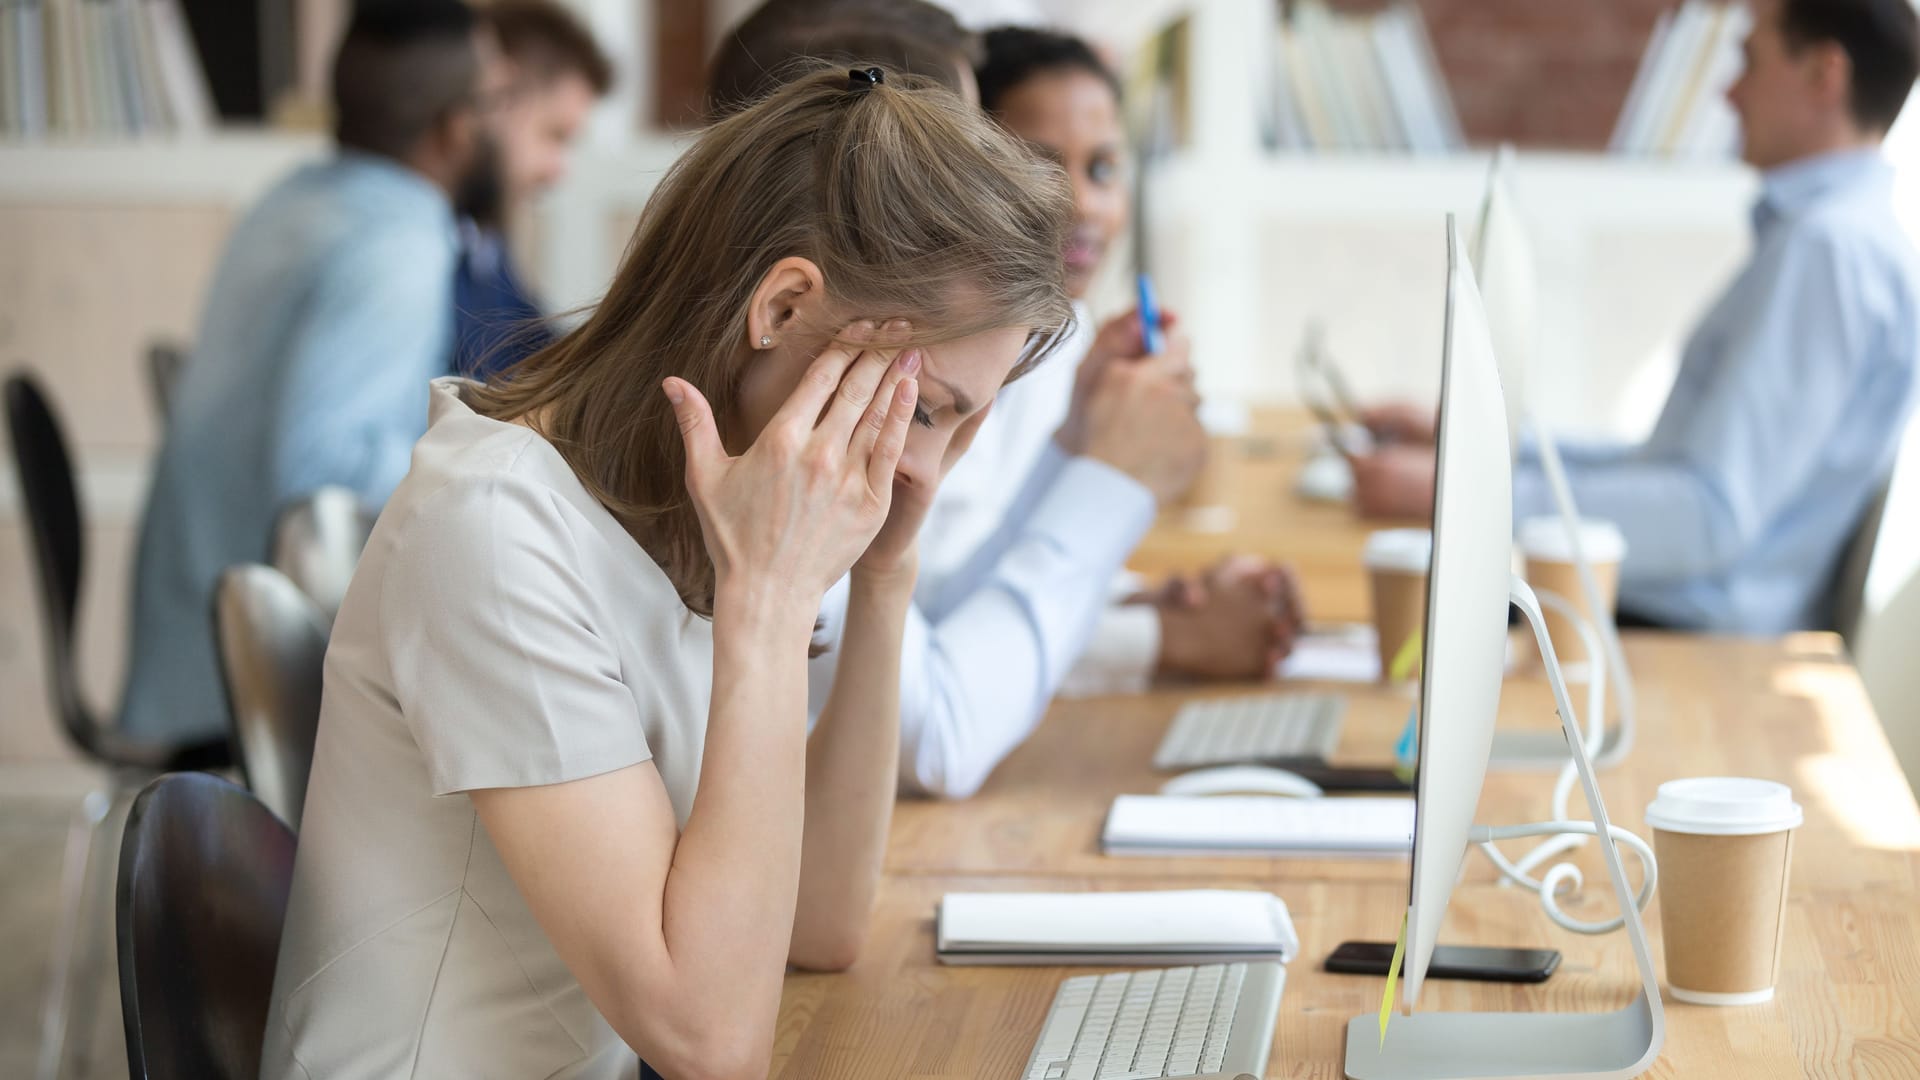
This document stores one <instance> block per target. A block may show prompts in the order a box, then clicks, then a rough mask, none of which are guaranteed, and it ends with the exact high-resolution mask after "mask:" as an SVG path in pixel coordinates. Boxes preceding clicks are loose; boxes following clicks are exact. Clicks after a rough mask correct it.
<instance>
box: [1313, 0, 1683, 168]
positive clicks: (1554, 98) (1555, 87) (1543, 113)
mask: <svg viewBox="0 0 1920 1080" xmlns="http://www.w3.org/2000/svg"><path fill="white" fill-rule="evenodd" d="M1418 3H1419V5H1420V10H1421V13H1422V14H1423V15H1424V16H1425V17H1426V20H1427V28H1428V31H1429V33H1431V34H1432V36H1433V41H1434V49H1435V51H1436V52H1438V53H1439V56H1440V66H1441V68H1442V69H1443V70H1444V71H1445V72H1446V76H1447V82H1448V85H1449V86H1450V87H1451V89H1452V91H1453V100H1454V105H1455V106H1456V107H1457V108H1458V109H1459V110H1460V121H1461V123H1462V125H1463V126H1465V128H1466V130H1467V138H1468V140H1469V141H1470V142H1472V143H1474V144H1476V145H1485V144H1491V143H1498V142H1513V143H1515V144H1517V145H1519V146H1522V147H1556V148H1581V149H1600V148H1604V147H1605V146H1606V143H1607V138H1608V136H1610V135H1611V134H1612V133H1613V125H1614V122H1615V121H1616V120H1617V119H1618V118H1619V116H1620V107H1621V105H1623V104H1624V103H1625V102H1626V99H1627V89H1628V87H1630V86H1631V85H1632V83H1633V75H1634V72H1635V70H1637V69H1638V67H1639V65H1640V57H1641V55H1642V54H1643V53H1644V52H1645V51H1646V47H1647V39H1648V38H1649V37H1650V36H1651V34H1652V32H1653V23H1654V20H1655V18H1656V17H1658V15H1659V14H1660V12H1662V11H1664V10H1668V9H1669V8H1671V7H1673V6H1675V0H1418ZM1336 6H1338V7H1340V8H1341V9H1343V10H1349V11H1370V10H1378V9H1379V8H1380V7H1381V6H1382V3H1381V2H1379V0H1341V2H1339V3H1338V4H1337V5H1336Z"/></svg>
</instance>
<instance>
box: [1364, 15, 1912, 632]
mask: <svg viewBox="0 0 1920 1080" xmlns="http://www.w3.org/2000/svg"><path fill="white" fill-rule="evenodd" d="M1754 17H1755V23H1754V29H1753V32H1752V35H1751V36H1750V37H1749V39H1748V41H1747V45H1746V54H1747V68H1746V73H1745V74H1744V75H1743V76H1742V77H1741V79H1740V81H1739V82H1738V83H1737V84H1736V85H1735V86H1734V87H1733V88H1732V90H1731V91H1729V94H1728V96H1729V98H1730V100H1731V101H1732V102H1733V105H1734V107H1735V109H1737V110H1738V111H1739V113H1740V118H1741V122H1742V129H1743V134H1744V138H1745V150H1744V154H1745V157H1746V159H1747V161H1748V162H1749V163H1750V164H1752V165H1754V166H1755V167H1756V168H1758V169H1760V170H1762V173H1763V181H1764V182H1763V190H1762V195H1761V198H1760V201H1759V204H1758V205H1757V206H1755V207H1754V212H1753V220H1754V251H1753V255H1752V258H1751V260H1750V261H1749V262H1748V264H1747V265H1746V267H1745V268H1744V269H1742V270H1741V272H1740V273H1739V275H1738V276H1737V277H1735V278H1734V280H1733V283H1732V284H1731V285H1730V286H1729V287H1728V289H1727V291H1726V293H1725V294H1724V295H1723V296H1722V297H1721V298H1720V299H1719V301H1717V302H1716V303H1715V304H1714V306H1713V307H1712V308H1711V309H1710V310H1709V311H1708V313H1707V315H1706V317H1705V319H1703V320H1702V322H1701V323H1700V325H1699V326H1698V327H1697V328H1696V329H1695V331H1694V334H1693V336H1692V338H1691V340H1690V341H1689V342H1688V344H1687V347H1686V352H1685V354H1684V356H1683V357H1682V360H1681V365H1680V372H1679V376H1678V378H1677V379H1676V380H1675V382H1674V386H1673V390H1672V392H1671V394H1670V395H1669V397H1668V399H1667V403H1666V407H1665V408H1664V409H1663V410H1662V412H1661V415H1660V419H1659V422H1658V423H1657V424H1656V425H1655V427H1654V429H1653V433H1652V434H1651V435H1650V436H1649V437H1648V438H1647V440H1646V441H1645V442H1643V443H1641V444H1639V445H1637V446H1587V447H1568V448H1567V449H1566V450H1565V452H1564V456H1565V457H1566V459H1567V471H1568V479H1569V482H1570V485H1571V487H1572V489H1573V495H1574V499H1575V501H1576V502H1577V503H1578V504H1579V506H1580V512H1581V513H1582V514H1583V515H1585V516H1590V517H1597V518H1605V519H1609V520H1611V521H1613V522H1615V523H1616V524H1617V525H1619V527H1620V529H1621V531H1622V532H1623V533H1625V535H1626V539H1627V549H1628V551H1627V558H1626V562H1625V563H1624V565H1623V566H1622V568H1621V570H1622V573H1621V582H1620V600H1619V603H1620V608H1621V612H1622V615H1623V618H1631V617H1637V618H1638V619H1639V620H1642V621H1647V622H1652V623H1655V624H1658V625H1663V626H1671V627H1676V628H1685V629H1694V630H1707V631H1720V632H1732V633H1749V634H1773V633H1781V632H1785V631H1789V630H1796V629H1806V628H1813V627H1819V626H1822V625H1824V624H1826V623H1827V621H1828V620H1829V618H1830V605H1831V602H1832V598H1831V597H1830V596H1829V595H1828V592H1829V588H1830V586H1831V583H1832V581H1833V578H1834V575H1835V572H1836V569H1837V566H1838V564H1839V560H1840V559H1841V557H1842V554H1843V552H1844V550H1845V548H1846V545H1847V542H1848V540H1849V538H1850V537H1851V536H1852V534H1853V533H1854V531H1855V529H1856V528H1857V527H1858V525H1859V523H1860V521H1861V518H1862V515H1863V513H1864V512H1865V510H1866V508H1867V506H1868V504H1869V502H1870V501H1871V499H1872V497H1873V495H1874V493H1875V492H1876V491H1877V489H1878V488H1879V487H1880V486H1881V485H1882V484H1883V483H1884V482H1885V481H1886V479H1887V477H1888V475H1889V474H1890V473H1891V471H1892V469H1893V462H1894V458H1895V456H1896V454H1897V452H1898V449H1899V442H1900V436H1901V433H1902V432H1903V430H1904V429H1905V427H1906V422H1907V417H1908V416H1909V414H1910V413H1911V411H1912V408H1913V404H1914V386H1915V378H1916V366H1917V365H1920V256H1916V254H1915V252H1914V249H1913V247H1912V244H1911V243H1910V241H1909V240H1908V239H1907V237H1906V234H1905V233H1904V232H1903V231H1902V229H1901V225H1900V223H1899V221H1898V220H1897V219H1896V218H1895V216H1894V209H1893V169H1892V167H1891V166H1890V165H1889V164H1888V163H1887V161H1886V160H1885V159H1884V157H1883V156H1882V155H1881V152H1880V143H1881V140H1882V139H1883V138H1884V136H1885V135H1886V133H1887V130H1888V129H1889V128H1891V127H1892V126H1893V121H1894V119H1895V118H1896V117H1897V116H1898V115H1899V113H1900V109H1901V106H1902V104H1903V103H1904V102H1905V101H1906V99H1907V95H1908V93H1909V91H1910V90H1911V89H1912V87H1913V83H1914V78H1915V74H1916V67H1917V66H1920V60H1917V59H1916V55H1917V54H1920V45H1917V44H1916V31H1915V16H1914V11H1913V8H1912V6H1911V0H1760V2H1758V3H1756V4H1755V5H1754ZM1371 419H1372V421H1373V422H1375V426H1376V428H1378V429H1379V433H1380V434H1383V435H1385V436H1387V437H1388V438H1389V439H1393V438H1394V437H1395V436H1399V437H1400V439H1399V441H1397V442H1389V444H1388V445H1387V446H1386V447H1385V448H1384V449H1382V450H1380V451H1379V452H1377V453H1375V454H1373V455H1370V456H1368V457H1365V458H1361V459H1359V460H1357V461H1356V462H1355V463H1354V497H1355V503H1356V506H1357V507H1358V508H1359V509H1360V510H1361V512H1362V513H1364V514H1369V515H1375V516H1416V515H1421V514H1427V513H1431V511H1432V507H1433V450H1432V446H1431V439H1432V427H1431V418H1430V416H1429V417H1428V418H1426V419H1425V420H1424V421H1420V420H1417V419H1416V418H1415V417H1414V416H1412V414H1410V413H1409V412H1408V411H1406V410H1404V409H1388V410H1381V411H1380V412H1378V413H1376V414H1375V415H1374V416H1373V417H1372V418H1371ZM1408 436H1412V438H1408ZM1421 436H1424V440H1423V439H1422V438H1421ZM1513 487H1514V514H1515V518H1516V520H1517V519H1520V518H1523V517H1527V516H1533V515H1543V514H1552V513H1553V512H1554V504H1553V502H1552V499H1551V495H1550V494H1549V492H1548V489H1547V485H1546V482H1545V479H1544V477H1543V475H1542V472H1541V469H1540V466H1539V459H1538V457H1537V455H1535V454H1532V453H1530V452H1528V451H1525V450H1523V452H1522V455H1521V459H1520V462H1519V464H1518V466H1517V467H1516V469H1515V472H1514V484H1513Z"/></svg>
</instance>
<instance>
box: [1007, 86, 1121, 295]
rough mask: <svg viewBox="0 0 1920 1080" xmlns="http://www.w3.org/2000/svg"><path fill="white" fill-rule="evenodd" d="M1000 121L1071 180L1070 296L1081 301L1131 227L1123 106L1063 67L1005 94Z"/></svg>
mask: <svg viewBox="0 0 1920 1080" xmlns="http://www.w3.org/2000/svg"><path fill="white" fill-rule="evenodd" d="M998 116H999V119H1000V122H1001V123H1002V124H1004V125H1005V126H1006V128H1007V130H1009V131H1011V132H1013V133H1014V134H1015V135H1018V136H1020V137H1021V138H1022V139H1025V140H1026V141H1028V142H1030V143H1032V144H1033V145H1035V146H1037V147H1039V148H1040V149H1041V150H1043V151H1045V152H1046V153H1047V154H1048V155H1049V156H1051V157H1052V158H1053V159H1054V160H1055V161H1058V162H1059V163H1060V166H1061V167H1062V168H1064V169H1066V170H1067V177H1068V179H1070V180H1072V181H1073V203H1074V227H1073V236H1072V237H1071V238H1070V239H1069V240H1068V241H1067V252H1066V257H1067V291H1068V292H1069V293H1072V294H1073V295H1074V296H1075V297H1076V298H1077V297H1081V296H1084V295H1085V294H1086V291H1087V287H1088V286H1089V285H1091V284H1092V282H1093V275H1094V272H1095V271H1097V270H1098V269H1099V267H1100V260H1101V259H1102V258H1103V257H1105V255H1106V253H1107V247H1108V245H1110V244H1112V243H1113V242H1114V241H1115V240H1116V239H1117V238H1118V237H1119V236H1120V234H1121V232H1122V231H1124V230H1125V229H1126V227H1127V185H1126V179H1125V177H1124V176H1123V175H1122V166H1123V164H1124V162H1125V157H1124V144H1123V140H1124V135H1123V133H1122V131H1121V128H1120V103H1119V102H1118V101H1116V100H1115V99H1114V96H1113V90H1112V88H1111V87H1109V86H1108V85H1107V84H1106V82H1105V81H1104V80H1102V79H1101V78H1099V77H1098V76H1096V75H1094V74H1093V73H1092V72H1090V71H1083V70H1081V69H1079V68H1062V69H1060V70H1058V71H1047V72H1042V73H1040V74H1038V75H1035V76H1033V77H1032V78H1030V79H1027V80H1026V81H1025V82H1022V83H1019V84H1018V85H1016V86H1014V87H1013V88H1012V89H1011V90H1008V91H1006V92H1005V93H1003V94H1001V95H1000V105H999V112H998Z"/></svg>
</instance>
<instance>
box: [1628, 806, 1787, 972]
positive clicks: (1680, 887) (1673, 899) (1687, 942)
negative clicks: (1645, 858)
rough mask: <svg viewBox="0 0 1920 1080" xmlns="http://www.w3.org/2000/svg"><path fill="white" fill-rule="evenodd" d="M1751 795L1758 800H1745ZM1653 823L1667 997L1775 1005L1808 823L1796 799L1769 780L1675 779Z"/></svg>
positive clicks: (1654, 809)
mask: <svg viewBox="0 0 1920 1080" xmlns="http://www.w3.org/2000/svg"><path fill="white" fill-rule="evenodd" d="M1766 789H1771V793H1769V792H1768V791H1767V790H1766ZM1742 793H1745V795H1749V796H1753V797H1752V798H1748V799H1747V800H1746V801H1745V802H1744V803H1743V802H1741V801H1740V797H1741V796H1742ZM1743 807H1744V809H1742V808H1743ZM1647 821H1648V824H1650V825H1652V826H1653V848H1654V856H1655V858H1657V859H1658V860H1659V864H1660V927H1661V935H1662V938H1663V939H1664V944H1665V948H1666V957H1667V990H1668V992H1669V993H1671V994H1672V995H1673V997H1674V999H1675V1000H1677V1001H1685V1002H1690V1003H1693V1004H1697V1005H1751V1004H1757V1003H1759V1002H1763V1001H1769V1000H1771V999H1772V998H1773V991H1774V986H1775V984H1777V983H1778V982H1779V978H1780V942H1781V937H1782V934H1783V932H1784V930H1785V926H1786V912H1787V881H1788V877H1789V871H1790V869H1791V867H1792V865H1793V828H1794V826H1797V825H1798V824H1799V823H1800V808H1799V807H1798V806H1796V805H1794V803H1793V797H1792V793H1791V792H1789V791H1788V790H1787V789H1786V787H1785V786H1784V785H1780V784H1772V783H1769V782H1767V781H1762V780H1737V779H1726V778H1717V777H1716V778H1706V779H1700V780H1680V781H1674V782H1671V783H1667V784H1662V785H1661V786H1660V798H1658V799H1655V800H1654V802H1653V804H1652V805H1651V806H1649V807H1648V808H1647Z"/></svg>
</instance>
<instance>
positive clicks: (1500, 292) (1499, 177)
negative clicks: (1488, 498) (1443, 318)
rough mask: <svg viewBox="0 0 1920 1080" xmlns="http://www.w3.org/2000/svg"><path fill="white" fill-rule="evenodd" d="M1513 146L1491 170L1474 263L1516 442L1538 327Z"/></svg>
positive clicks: (1513, 443) (1511, 436)
mask: <svg viewBox="0 0 1920 1080" xmlns="http://www.w3.org/2000/svg"><path fill="white" fill-rule="evenodd" d="M1513 162H1514V154H1513V147H1511V146H1502V147H1501V148H1500V150H1499V152H1498V153H1496V154H1495V155H1494V156H1493V166H1492V168H1491V169H1490V170H1489V171H1488V173H1487V194H1486V198H1485V200H1483V201H1482V202H1481V204H1480V227H1479V228H1478V229H1476V230H1474V237H1473V248H1472V251H1473V268H1474V272H1475V274H1476V278H1477V280H1478V282H1479V285H1480V294H1481V296H1482V297H1484V298H1485V300H1486V312H1487V329H1488V332H1489V333H1490V334H1491V336H1492V340H1493V355H1494V358H1495V359H1496V360H1497V361H1498V362H1499V370H1500V384H1501V387H1502V389H1503V390H1504V391H1505V394H1506V403H1507V405H1506V409H1507V438H1508V439H1509V440H1510V445H1511V446H1513V447H1514V448H1517V447H1518V445H1519V440H1520V429H1521V416H1522V410H1523V409H1525V408H1526V403H1527V377H1528V373H1529V365H1530V364H1531V362H1532V360H1533V354H1534V350H1535V348H1536V347H1537V345H1538V336H1539V333H1540V324H1539V315H1538V302H1539V301H1538V294H1537V289H1538V279H1537V277H1536V275H1535V271H1534V261H1533V242H1532V240H1531V238H1530V237H1529V236H1528V235H1527V227H1526V223H1525V222H1524V221H1522V220H1521V219H1520V211H1519V207H1518V205H1517V204H1516V203H1515V200H1514V196H1513Z"/></svg>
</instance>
